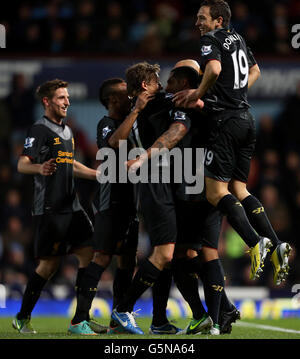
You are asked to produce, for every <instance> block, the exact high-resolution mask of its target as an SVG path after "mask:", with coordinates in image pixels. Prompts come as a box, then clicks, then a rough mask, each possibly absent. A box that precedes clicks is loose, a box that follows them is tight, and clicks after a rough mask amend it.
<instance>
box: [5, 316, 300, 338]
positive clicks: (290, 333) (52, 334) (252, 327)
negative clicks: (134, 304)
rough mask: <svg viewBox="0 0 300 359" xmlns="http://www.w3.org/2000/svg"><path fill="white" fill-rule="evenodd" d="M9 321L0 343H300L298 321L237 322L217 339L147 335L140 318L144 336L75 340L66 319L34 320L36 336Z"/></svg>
mask: <svg viewBox="0 0 300 359" xmlns="http://www.w3.org/2000/svg"><path fill="white" fill-rule="evenodd" d="M97 320H99V322H100V323H101V324H104V325H107V324H108V319H103V318H98V319H97ZM188 321H189V320H188V319H187V318H182V319H178V320H176V323H175V324H176V325H177V326H178V327H181V328H184V327H185V326H186V325H187V324H188ZM11 322H12V318H0V339H24V338H26V339H90V340H93V339H109V340H110V339H151V340H155V339H196V338H197V339H202V340H205V339H216V340H222V339H300V318H287V319H277V320H275V319H264V320H263V319H261V320H260V319H255V320H254V319H253V320H249V319H247V320H240V321H238V322H237V323H236V324H233V330H232V333H231V334H225V335H220V336H208V335H204V334H202V335H196V336H195V335H193V336H191V335H189V336H186V335H182V336H175V335H165V336H157V335H149V334H148V330H149V325H150V323H151V318H149V317H140V318H138V319H137V322H138V324H139V326H140V327H141V328H142V329H143V331H144V332H145V335H144V336H141V335H124V334H123V335H107V334H101V335H98V336H91V337H85V336H76V335H70V334H68V333H67V328H68V326H69V323H70V319H69V318H66V317H33V318H32V325H33V327H34V329H35V330H36V331H37V334H27V335H26V334H19V333H18V332H17V331H16V330H15V329H13V328H12V325H11Z"/></svg>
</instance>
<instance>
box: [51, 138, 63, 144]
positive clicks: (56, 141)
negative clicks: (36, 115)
mask: <svg viewBox="0 0 300 359" xmlns="http://www.w3.org/2000/svg"><path fill="white" fill-rule="evenodd" d="M53 144H54V145H61V142H60V138H59V137H54V143H53Z"/></svg>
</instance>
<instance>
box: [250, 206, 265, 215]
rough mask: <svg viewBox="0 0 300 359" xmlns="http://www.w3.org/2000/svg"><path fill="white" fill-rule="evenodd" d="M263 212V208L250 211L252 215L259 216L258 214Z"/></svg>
mask: <svg viewBox="0 0 300 359" xmlns="http://www.w3.org/2000/svg"><path fill="white" fill-rule="evenodd" d="M264 211H265V209H264V207H258V208H256V209H254V210H253V211H252V213H254V214H260V213H262V212H264Z"/></svg>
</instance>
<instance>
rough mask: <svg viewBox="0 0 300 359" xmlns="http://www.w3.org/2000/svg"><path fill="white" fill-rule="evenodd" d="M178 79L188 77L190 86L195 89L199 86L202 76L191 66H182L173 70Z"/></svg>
mask: <svg viewBox="0 0 300 359" xmlns="http://www.w3.org/2000/svg"><path fill="white" fill-rule="evenodd" d="M171 72H172V74H173V76H175V78H176V79H187V80H188V82H189V87H190V88H192V89H194V88H197V87H198V86H199V83H200V76H199V73H198V72H197V71H196V70H195V69H193V68H192V67H190V66H180V67H176V68H174V69H173V70H172V71H171Z"/></svg>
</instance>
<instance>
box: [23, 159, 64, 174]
mask: <svg viewBox="0 0 300 359" xmlns="http://www.w3.org/2000/svg"><path fill="white" fill-rule="evenodd" d="M17 169H18V172H20V173H23V174H26V175H38V174H39V175H42V176H51V175H52V174H53V173H54V172H55V171H56V169H57V166H56V163H55V158H51V159H50V160H48V161H45V162H44V163H41V164H39V163H32V161H31V159H30V158H29V157H28V156H20V158H19V161H18V165H17Z"/></svg>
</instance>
